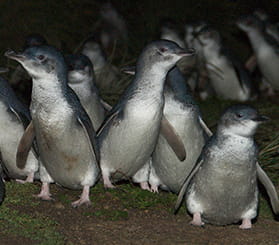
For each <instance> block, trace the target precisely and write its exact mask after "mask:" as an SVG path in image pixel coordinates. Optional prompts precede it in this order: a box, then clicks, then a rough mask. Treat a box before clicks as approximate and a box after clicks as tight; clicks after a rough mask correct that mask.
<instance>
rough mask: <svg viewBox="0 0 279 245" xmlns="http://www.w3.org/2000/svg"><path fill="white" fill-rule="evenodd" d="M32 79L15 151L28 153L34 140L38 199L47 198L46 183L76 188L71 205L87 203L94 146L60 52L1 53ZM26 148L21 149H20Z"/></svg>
mask: <svg viewBox="0 0 279 245" xmlns="http://www.w3.org/2000/svg"><path fill="white" fill-rule="evenodd" d="M5 55H6V56H7V57H8V58H11V59H14V60H16V61H18V62H19V63H20V64H21V65H22V66H23V67H24V68H25V69H26V71H27V72H28V73H29V75H30V76H31V77H32V81H33V87H32V100H31V106H30V111H31V117H32V122H31V123H30V124H29V126H28V129H29V131H30V135H31V136H33V137H31V136H29V138H28V139H27V138H26V139H24V140H22V141H23V142H25V143H26V144H21V145H19V147H18V148H19V150H18V152H23V153H22V155H23V154H24V150H25V152H28V147H27V146H26V145H28V142H29V145H30V141H32V139H33V138H34V137H36V140H37V144H38V149H39V153H40V159H41V161H42V166H43V168H42V169H41V170H40V178H41V181H42V183H43V185H42V189H41V193H40V194H39V197H41V198H42V199H45V200H50V199H51V197H50V192H49V183H50V182H51V180H53V181H54V182H56V183H57V184H59V185H61V186H64V187H67V188H70V189H82V190H83V191H82V194H81V197H80V199H78V200H77V201H75V202H73V203H72V206H73V207H77V206H80V205H82V204H86V205H89V204H90V199H89V191H90V187H91V186H93V185H94V184H95V183H96V181H97V180H98V177H99V172H100V171H99V166H98V163H99V148H98V145H97V143H96V139H95V131H94V128H93V125H92V123H91V120H90V118H89V116H88V114H87V113H86V111H85V110H84V108H83V107H82V105H81V103H80V101H79V99H78V97H77V95H76V94H75V93H74V91H73V90H72V89H71V88H70V87H69V86H68V71H67V65H66V63H65V60H64V57H63V56H62V54H61V53H60V52H59V51H58V50H57V49H56V48H54V47H52V46H37V47H30V48H28V49H26V50H24V51H23V52H20V53H15V52H14V51H7V52H6V53H5ZM24 148H26V149H24Z"/></svg>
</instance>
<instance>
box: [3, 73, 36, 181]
mask: <svg viewBox="0 0 279 245" xmlns="http://www.w3.org/2000/svg"><path fill="white" fill-rule="evenodd" d="M0 118H1V120H0V154H1V164H3V165H4V169H5V170H6V172H7V173H6V174H7V175H8V176H9V177H10V178H12V179H18V181H19V182H21V183H25V182H33V180H34V175H35V173H36V172H37V171H38V169H39V162H38V155H37V152H36V151H35V149H33V151H30V152H29V154H28V156H27V159H26V165H25V167H24V168H23V169H22V168H20V167H18V166H17V164H16V152H17V147H18V144H19V142H20V140H21V137H22V136H23V134H24V131H25V129H26V128H27V126H28V125H29V123H30V120H31V117H30V112H29V109H28V107H27V106H26V105H25V104H23V103H22V102H21V101H20V100H19V99H18V98H17V96H16V95H15V93H14V91H13V89H12V88H11V86H10V84H9V83H8V81H6V80H5V79H4V78H2V77H0ZM23 179H25V180H23Z"/></svg>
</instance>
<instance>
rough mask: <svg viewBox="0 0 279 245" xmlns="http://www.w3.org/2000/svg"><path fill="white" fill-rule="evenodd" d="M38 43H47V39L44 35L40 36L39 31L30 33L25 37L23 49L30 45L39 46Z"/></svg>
mask: <svg viewBox="0 0 279 245" xmlns="http://www.w3.org/2000/svg"><path fill="white" fill-rule="evenodd" d="M40 45H47V40H46V39H45V37H44V36H42V35H41V34H39V33H32V34H29V35H28V36H27V37H26V38H25V43H24V45H23V49H27V48H29V47H32V46H40Z"/></svg>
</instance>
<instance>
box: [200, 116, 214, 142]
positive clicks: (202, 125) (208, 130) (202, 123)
mask: <svg viewBox="0 0 279 245" xmlns="http://www.w3.org/2000/svg"><path fill="white" fill-rule="evenodd" d="M199 122H200V125H201V127H202V128H203V130H204V131H205V133H206V134H207V136H208V137H211V136H212V135H213V133H212V132H211V130H210V129H209V128H208V127H207V125H206V124H205V122H204V121H203V120H202V118H201V117H200V116H199Z"/></svg>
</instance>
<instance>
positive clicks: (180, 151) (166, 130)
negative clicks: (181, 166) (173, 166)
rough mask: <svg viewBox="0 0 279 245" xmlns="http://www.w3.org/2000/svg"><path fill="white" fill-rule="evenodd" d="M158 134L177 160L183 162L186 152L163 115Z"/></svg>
mask: <svg viewBox="0 0 279 245" xmlns="http://www.w3.org/2000/svg"><path fill="white" fill-rule="evenodd" d="M160 133H161V134H162V135H163V136H164V138H165V139H166V140H167V142H168V144H169V145H170V147H171V148H172V150H173V151H174V153H175V155H176V156H177V158H178V159H179V160H180V161H184V160H185V158H186V150H185V146H184V144H183V141H182V140H181V138H180V136H179V135H178V134H177V133H176V131H175V129H174V128H173V126H172V125H171V124H170V122H169V121H168V120H167V119H166V117H165V116H164V115H163V117H162V121H161V127H160Z"/></svg>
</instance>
